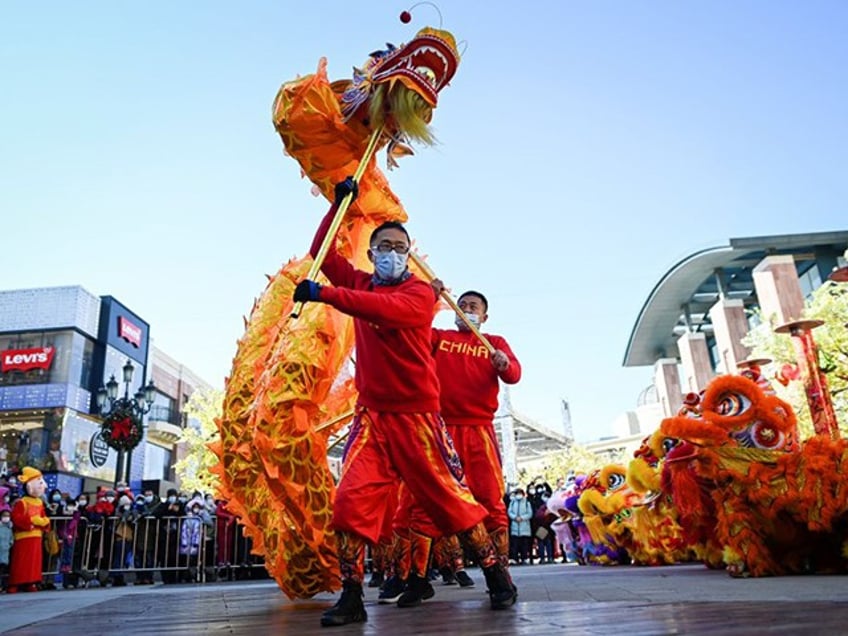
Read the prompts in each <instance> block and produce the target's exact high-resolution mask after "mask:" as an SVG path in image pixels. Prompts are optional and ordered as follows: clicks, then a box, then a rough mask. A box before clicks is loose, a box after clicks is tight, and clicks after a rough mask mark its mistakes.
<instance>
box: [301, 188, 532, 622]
mask: <svg viewBox="0 0 848 636" xmlns="http://www.w3.org/2000/svg"><path fill="white" fill-rule="evenodd" d="M335 194H336V197H335V202H334V203H333V205H332V206H331V207H330V209H329V211H328V212H327V215H326V216H325V217H324V219H323V221H322V222H321V225H320V226H319V228H318V231H317V233H316V235H315V239H314V240H313V243H312V247H311V249H310V252H311V254H312V256H313V257H315V256H316V255H317V254H318V252H319V251H320V249H321V246H322V244H323V242H324V238H325V236H326V235H327V232H328V231H329V228H330V225H331V224H332V221H333V218H334V216H335V213H336V210H337V208H338V206H339V205H340V204H341V202H342V201H343V200H344V199H346V198H347V197H350V198H351V200H352V199H353V198H355V197H356V194H357V185H356V182H355V181H354V180H353V179H352V178H349V179H346V180H345V181H343V182H342V183H340V184H338V185H337V186H336V191H335ZM369 243H370V245H369V249H368V258H369V260H370V261H371V262H372V263H373V265H374V271H373V272H366V271H363V270H357V269H355V268H354V267H353V266H352V265H351V264H350V263H349V262H348V261H347V260H345V259H344V258H343V257H342V256H341V255H340V254H339V253H338V252H337V251H336V249H335V241H330V243H329V250H328V252H327V256H326V258H325V259H324V262H323V263H322V266H321V271H322V272H323V273H324V274H325V275H326V276H327V278H328V279H329V281H330V283H331V284H332V286H322V285H320V284H318V283H316V282H315V281H311V280H303V281H301V282H300V283H299V284H298V285H297V287H296V288H295V292H294V300H295V302H320V303H326V304H328V305H330V306H331V307H334V308H335V309H337V310H339V311H341V312H342V313H344V314H347V315H349V316H352V317H353V319H354V334H355V341H356V353H357V367H356V388H357V389H358V393H359V397H358V403H357V407H356V415H355V416H354V421H353V424H352V427H351V433H350V436H349V437H348V441H347V446H346V448H345V453H344V464H343V469H342V477H341V480H340V482H339V486H338V489H337V490H336V497H335V501H334V504H333V527H334V529H335V531H336V537H337V539H338V552H339V561H340V569H341V576H342V585H343V590H342V596H341V598H340V599H339V601H338V603H337V604H336V605H335V606H334V607H333V608H331V609H329V610H327V611H326V612H324V614H323V615H322V617H321V624H322V625H323V626H332V625H343V624H346V623H351V622H362V621H365V620H367V614H366V612H365V606H364V604H363V590H362V583H363V580H364V577H365V574H364V558H365V544H366V543H367V542H369V541H370V542H371V543H376V542H377V541H378V540H379V535H380V530H381V528H382V527H383V523H384V518H385V516H386V515H391V514H392V513H393V512H394V511H393V510H389V503H388V502H387V500H386V498H385V496H384V495H385V494H386V493H388V491H389V490H390V489H391V488H392V487H394V485H395V484H396V483H397V482H398V479H402V480H403V482H404V484H405V489H404V490H405V491H408V492H409V495H408V497H409V498H408V499H407V501H406V502H405V503H402V504H401V505H404V507H405V508H407V509H412V508H413V506H415V507H416V508H420V510H421V512H422V514H423V517H422V516H419V515H417V514H411V515H410V519H411V524H412V527H411V531H410V532H411V533H412V534H415V535H418V536H426V527H428V526H429V525H432V522H430V520H431V519H432V520H433V521H435V522H436V523H438V524H439V528H438V529H439V531H440V533H442V534H447V535H450V534H456V533H460V535H461V537H462V539H463V542H464V543H465V544H466V546H467V547H468V548H469V549H470V550H471V551H472V552H473V553H474V555H475V558H476V559H477V561H478V563H479V564H480V565H481V567H482V568H483V573H484V575H485V577H486V582H487V584H488V589H489V599H490V604H491V607H492V609H504V608H507V607H509V606H511V605H512V604H513V603H515V599H516V597H517V592H516V588H515V586H514V585H513V583H512V580H511V579H510V577H509V573H508V572H507V570H506V569H505V568H504V567H503V565H502V564H501V562H500V561H499V559H498V557H497V553H496V551H495V548H494V545H493V544H492V540H491V538H490V537H489V535H488V533H487V532H486V528H485V526H484V525H483V523H482V521H483V519H485V518H486V516H487V515H488V512H487V511H486V509H485V507H484V506H482V505H480V504H479V503H478V502H477V501H476V500H475V499H474V497H473V496H472V495H471V492H470V491H469V490H468V487H467V485H466V484H465V481H464V473H463V469H462V465H461V463H460V461H459V459H458V457H457V455H456V452H455V451H454V449H453V447H452V444H451V442H450V438H449V437H448V436H447V433H446V431H445V427H444V422H443V420H442V418H441V416H440V415H439V381H438V378H437V377H436V367H435V361H434V359H433V357H432V355H431V353H430V347H431V335H432V334H431V317H432V312H433V308H434V306H435V300H436V298H435V296H434V294H433V289H432V288H431V286H430V285H429V284H428V283H426V282H424V281H422V280H421V279H419V278H417V277H416V276H414V275H413V274H412V273H411V272H410V271H409V270H408V268H407V257H408V253H409V247H410V239H409V234H408V233H407V231H406V229H405V228H404V227H403V225H401V224H400V223H397V222H387V223H383V224H382V225H380V226H378V227H377V228H376V229H375V230H373V232H372V233H371V236H370V241H369ZM402 496H406V495H402ZM425 559H426V557H425ZM424 574H425V575H426V572H425V573H424Z"/></svg>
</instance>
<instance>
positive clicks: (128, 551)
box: [109, 490, 138, 587]
mask: <svg viewBox="0 0 848 636" xmlns="http://www.w3.org/2000/svg"><path fill="white" fill-rule="evenodd" d="M131 494H132V493H131V492H130V491H129V490H122V491H121V494H120V495H119V496H118V501H117V505H116V506H115V518H114V519H112V520H111V521H112V524H113V528H114V536H113V541H112V571H111V572H110V574H109V578H110V579H111V580H112V585H113V586H114V587H123V586H124V585H126V584H127V581H126V577H125V576H124V572H125V571H126V570H127V569H129V568H130V567H131V566H132V564H133V559H134V557H133V539H134V536H135V524H136V520H137V519H138V513H137V512H136V511H135V509H134V507H133V500H132V497H131V496H130V495H131Z"/></svg>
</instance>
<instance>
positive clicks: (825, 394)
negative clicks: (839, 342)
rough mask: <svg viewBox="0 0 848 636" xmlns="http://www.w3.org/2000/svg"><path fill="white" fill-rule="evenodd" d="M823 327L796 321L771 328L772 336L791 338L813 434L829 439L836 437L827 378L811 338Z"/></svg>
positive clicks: (819, 321) (836, 432)
mask: <svg viewBox="0 0 848 636" xmlns="http://www.w3.org/2000/svg"><path fill="white" fill-rule="evenodd" d="M823 324H824V321H823V320H796V321H794V322H789V323H786V324H785V325H780V326H779V327H776V328H775V330H774V331H775V333H788V334H789V335H790V336H792V344H793V345H794V347H795V355H796V357H797V358H798V368H799V369H800V370H801V379H802V380H803V382H804V390H805V391H806V393H807V404H809V406H810V415H811V416H812V418H813V428H814V429H815V431H816V435H827V436H829V437H830V438H831V439H837V438H838V437H839V424H838V423H837V421H836V413H835V412H834V410H833V402H832V400H831V398H830V390H829V389H828V388H827V378H826V377H825V375H824V373H822V370H821V368H820V367H819V353H818V347H816V341H815V340H814V339H813V329H815V328H816V327H820V326H821V325H823Z"/></svg>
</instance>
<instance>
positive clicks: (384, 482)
mask: <svg viewBox="0 0 848 636" xmlns="http://www.w3.org/2000/svg"><path fill="white" fill-rule="evenodd" d="M401 480H402V481H403V484H404V486H405V488H403V493H404V494H402V495H401V501H404V500H405V498H406V497H411V498H412V499H413V500H414V501H415V503H416V505H415V506H414V508H413V509H411V510H410V512H409V527H410V528H411V529H412V530H413V531H415V532H418V533H419V534H425V535H428V536H434V535H433V526H434V525H435V527H436V528H437V529H438V532H437V533H436V536H437V535H440V534H455V533H457V532H460V531H462V530H467V529H468V528H471V527H473V526H475V525H476V524H477V523H479V522H480V521H482V520H483V519H484V518H485V517H486V516H487V515H488V511H487V510H486V508H484V507H483V506H481V505H480V504H479V503H477V501H476V500H475V499H474V497H473V496H472V494H471V491H470V490H469V489H468V487H467V486H466V485H465V482H464V479H463V472H462V464H461V463H460V462H459V458H458V456H457V454H456V451H455V450H454V448H453V445H452V443H451V440H450V437H449V436H448V435H447V431H446V430H445V426H444V422H443V421H442V418H441V417H440V416H439V415H438V414H437V413H380V412H376V411H369V410H367V409H364V408H361V407H360V408H359V409H358V411H357V414H356V417H355V418H354V421H353V425H352V427H351V431H350V436H349V437H348V441H347V445H346V446H345V452H344V463H343V468H342V477H341V481H340V482H339V487H338V490H337V491H336V499H335V502H334V503H333V527H334V528H335V529H336V530H337V531H343V532H350V533H353V534H356V535H359V536H361V537H364V538H365V539H367V540H369V541H371V542H372V543H373V542H376V541H377V540H378V539H379V537H380V535H381V531H382V532H385V530H384V528H385V527H386V525H387V524H388V523H390V521H389V519H387V517H388V518H391V517H392V516H393V515H394V514H395V507H394V506H393V505H392V501H391V497H390V493H391V491H392V489H393V488H395V487H396V486H397V485H398V483H399V482H400V481H401ZM431 519H432V521H431Z"/></svg>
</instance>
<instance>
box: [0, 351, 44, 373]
mask: <svg viewBox="0 0 848 636" xmlns="http://www.w3.org/2000/svg"><path fill="white" fill-rule="evenodd" d="M54 353H56V349H54V348H53V347H39V348H38V349H9V350H7V351H4V352H3V357H2V358H0V369H2V370H3V373H6V372H7V371H30V370H31V369H49V368H50V363H52V362H53V354H54Z"/></svg>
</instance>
